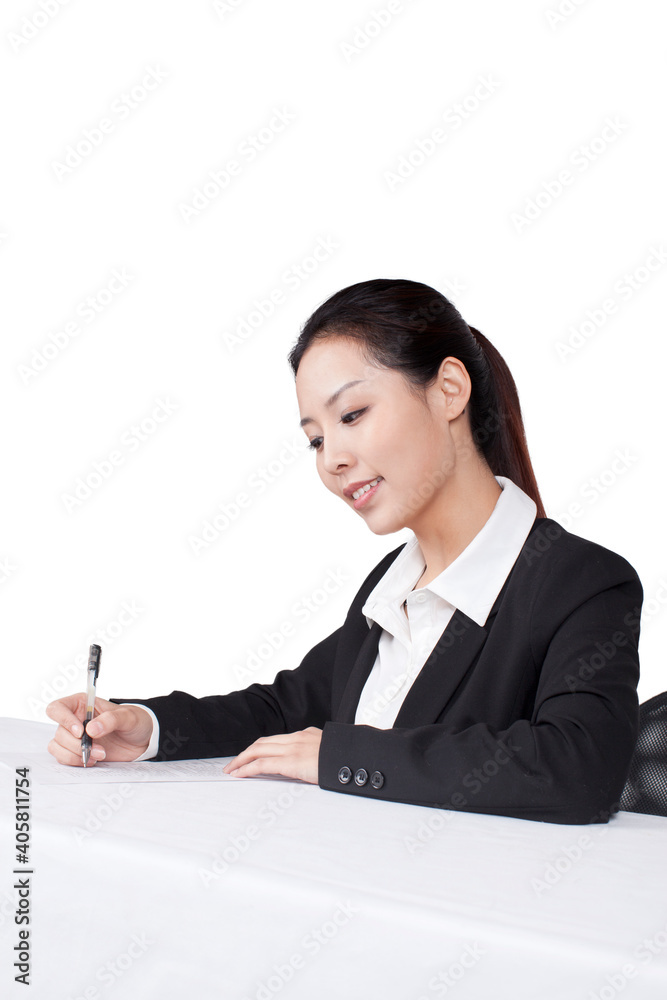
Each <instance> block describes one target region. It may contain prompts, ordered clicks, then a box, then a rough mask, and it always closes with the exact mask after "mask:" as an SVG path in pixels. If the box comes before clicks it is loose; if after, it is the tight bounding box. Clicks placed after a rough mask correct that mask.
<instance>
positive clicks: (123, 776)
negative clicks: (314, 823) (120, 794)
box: [0, 751, 294, 785]
mask: <svg viewBox="0 0 667 1000" xmlns="http://www.w3.org/2000/svg"><path fill="white" fill-rule="evenodd" d="M231 759H232V758H231V757H209V758H207V759H206V760H171V761H157V760H156V761H149V760H140V761H130V762H128V763H119V762H113V763H109V762H106V761H102V762H101V763H97V764H94V765H93V766H92V767H85V768H84V767H70V766H69V765H67V764H59V763H58V761H57V760H55V758H53V757H52V756H51V755H50V754H49V753H20V752H17V753H9V752H7V751H5V752H3V753H2V754H0V764H3V765H4V766H5V767H8V768H10V769H11V770H12V771H13V770H14V769H15V768H17V767H18V768H20V767H29V768H30V777H31V779H32V780H33V781H35V782H37V784H39V785H74V784H76V785H83V784H93V785H96V784H104V783H107V782H109V783H114V782H115V783H116V784H122V783H124V782H130V781H144V782H148V781H246V780H247V779H246V778H235V777H233V776H232V775H229V774H225V773H224V771H223V770H222V769H223V767H224V766H225V764H226V763H227V762H228V761H230V760H231ZM255 777H257V778H259V777H264V776H263V775H261V776H260V775H256V776H254V777H253V780H255ZM281 778H282V776H281V775H275V776H271V778H270V779H269V780H281ZM284 780H290V781H291V780H294V779H291V778H290V779H284Z"/></svg>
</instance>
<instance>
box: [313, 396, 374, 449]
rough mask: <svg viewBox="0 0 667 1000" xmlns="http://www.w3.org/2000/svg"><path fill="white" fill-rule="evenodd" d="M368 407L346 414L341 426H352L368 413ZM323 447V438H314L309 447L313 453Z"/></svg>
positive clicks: (341, 419) (341, 420)
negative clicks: (363, 414) (362, 415)
mask: <svg viewBox="0 0 667 1000" xmlns="http://www.w3.org/2000/svg"><path fill="white" fill-rule="evenodd" d="M366 409H367V407H364V409H363V410H353V411H352V413H345V414H343V416H342V417H341V418H340V422H341V424H351V423H352V422H353V421H354V420H356V418H357V417H359V416H361V414H362V413H365V412H366ZM321 445H322V438H313V440H312V441H310V442H309V443H308V447H309V448H312V449H313V451H319V450H320V447H321Z"/></svg>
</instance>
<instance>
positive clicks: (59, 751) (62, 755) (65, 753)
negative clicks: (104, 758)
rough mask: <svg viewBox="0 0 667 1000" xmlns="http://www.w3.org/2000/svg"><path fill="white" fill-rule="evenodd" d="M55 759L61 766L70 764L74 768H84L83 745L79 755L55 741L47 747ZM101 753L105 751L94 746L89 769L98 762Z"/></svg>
mask: <svg viewBox="0 0 667 1000" xmlns="http://www.w3.org/2000/svg"><path fill="white" fill-rule="evenodd" d="M46 749H47V750H48V751H49V753H50V754H52V756H53V757H55V758H56V760H57V761H58V763H59V764H69V765H70V766H74V767H83V757H82V756H81V745H80V744H79V750H78V753H76V752H74V751H73V750H68V749H67V747H64V746H62V744H60V743H58V742H57V741H56V740H55V739H53V740H51V742H50V743H49V744H48V745H47V748H46ZM100 751H101V752H102V754H104V749H103V748H102V747H100V746H96V745H95V744H93V748H92V750H91V752H90V759H89V760H88V767H91V766H92V765H94V764H95V763H96V762H97V759H98V756H99V753H100Z"/></svg>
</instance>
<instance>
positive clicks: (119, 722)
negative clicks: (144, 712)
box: [86, 707, 137, 739]
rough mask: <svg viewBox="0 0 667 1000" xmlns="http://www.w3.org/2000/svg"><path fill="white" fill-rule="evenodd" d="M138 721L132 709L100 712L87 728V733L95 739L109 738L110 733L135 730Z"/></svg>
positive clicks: (120, 708)
mask: <svg viewBox="0 0 667 1000" xmlns="http://www.w3.org/2000/svg"><path fill="white" fill-rule="evenodd" d="M136 723H137V720H136V717H135V715H134V713H133V711H132V709H131V708H122V707H118V708H114V709H113V710H107V711H104V712H100V714H99V715H96V716H95V718H94V719H92V720H91V721H90V722H89V723H88V725H87V726H86V732H87V733H88V735H89V736H92V737H93V738H94V739H99V737H100V736H108V735H109V734H110V733H114V732H118V731H120V732H123V731H129V730H132V729H134V727H135V726H136Z"/></svg>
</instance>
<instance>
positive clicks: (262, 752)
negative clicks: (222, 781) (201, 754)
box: [223, 734, 294, 774]
mask: <svg viewBox="0 0 667 1000" xmlns="http://www.w3.org/2000/svg"><path fill="white" fill-rule="evenodd" d="M281 735H283V734H281ZM261 739H262V743H261V745H258V744H259V742H260V741H259V740H257V741H256V742H255V743H251V744H250V746H249V747H247V748H246V749H245V750H242V751H241V753H240V754H238V756H237V757H235V758H234V760H230V762H229V764H225V766H224V767H223V771H226V772H227V774H229V772H230V771H233V770H236V769H237V768H239V767H243V766H244V765H246V764H250V763H252V761H254V760H257V759H258V758H262V757H264V758H266V757H268V756H269V755H272V758H271V759H274V758H275V759H278V757H283V756H286V755H289V754H290V753H292V752H293V750H294V746H293V745H292V744H291V742H290V744H286V743H280V742H279V741H273V738H272V737H270V736H263V737H261Z"/></svg>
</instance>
